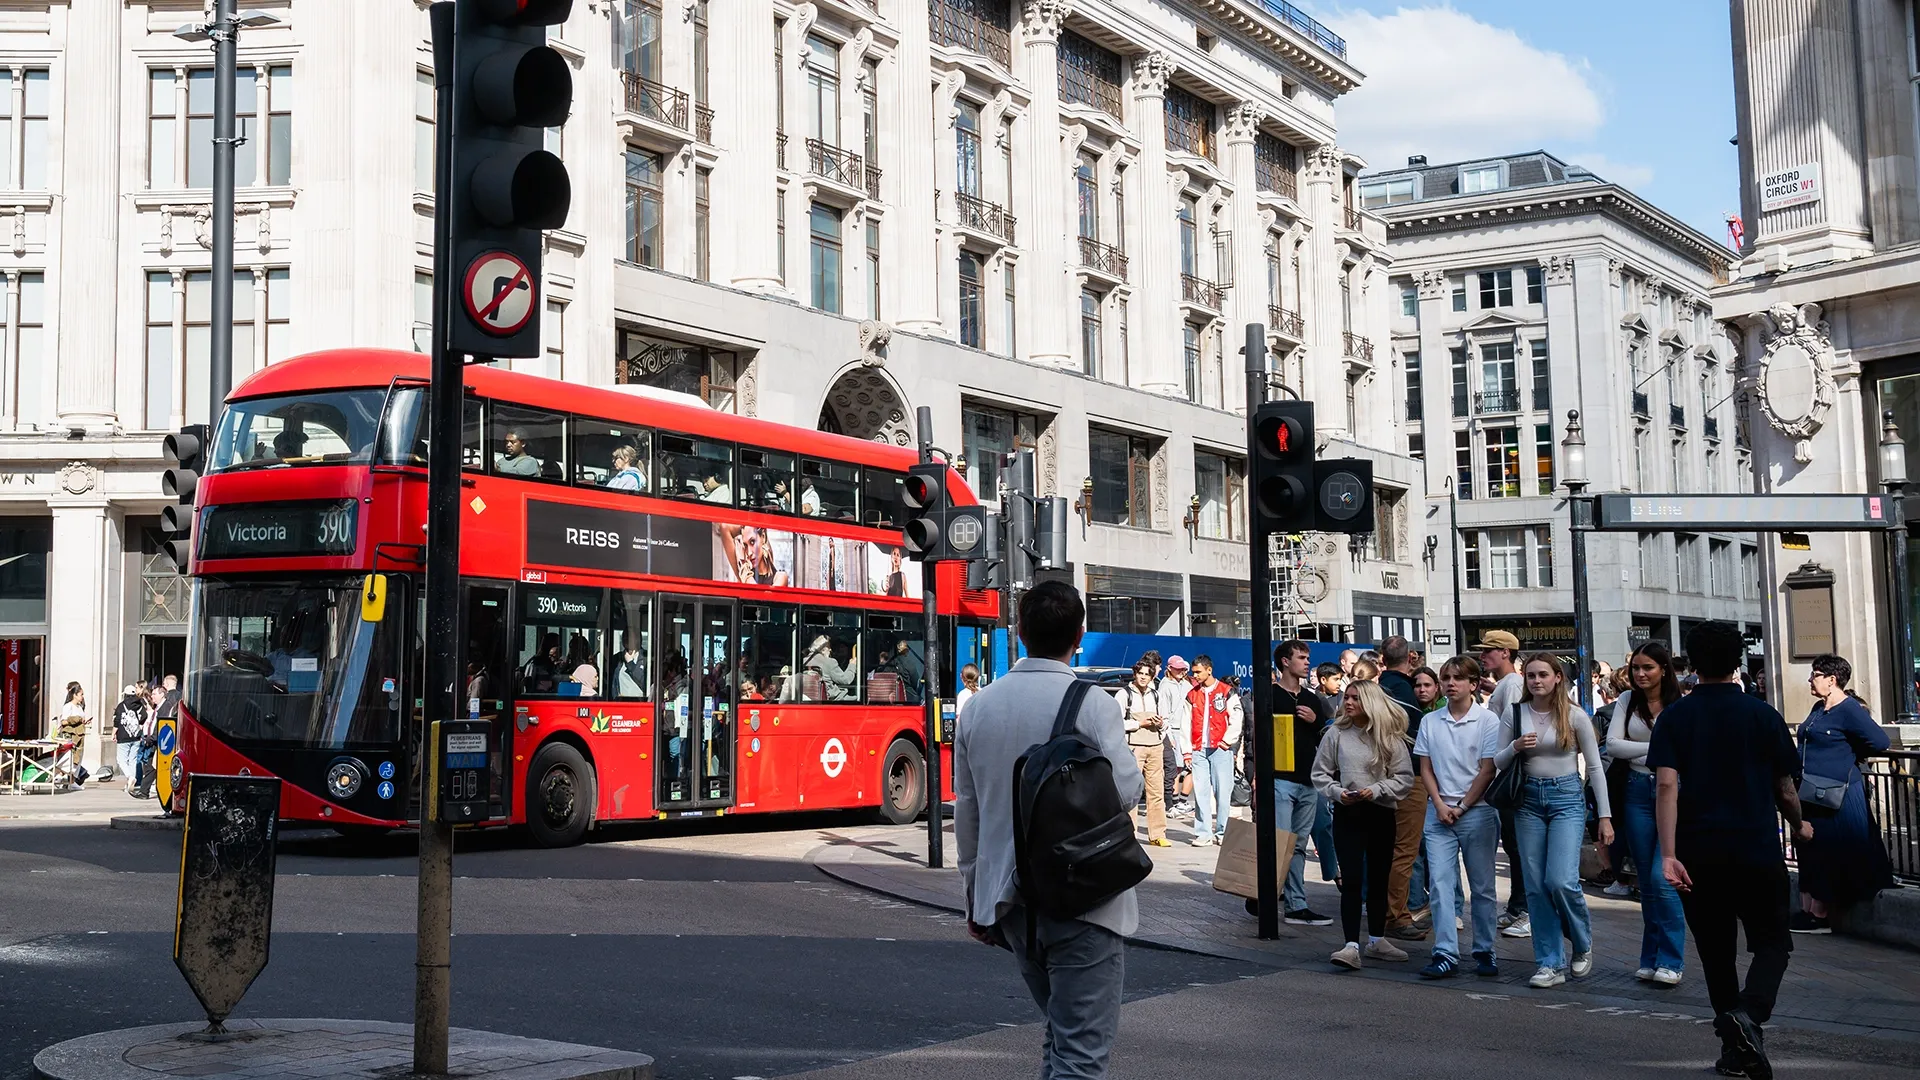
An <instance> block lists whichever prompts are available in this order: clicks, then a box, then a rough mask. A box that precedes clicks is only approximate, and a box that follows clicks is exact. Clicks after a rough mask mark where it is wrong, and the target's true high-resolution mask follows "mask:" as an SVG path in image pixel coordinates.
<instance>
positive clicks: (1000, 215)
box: [953, 191, 1014, 244]
mask: <svg viewBox="0 0 1920 1080" xmlns="http://www.w3.org/2000/svg"><path fill="white" fill-rule="evenodd" d="M953 209H954V213H955V214H956V215H957V216H958V217H959V218H960V220H959V221H958V222H956V224H958V225H959V226H960V227H961V228H963V229H974V230H977V231H979V232H984V233H991V234H992V235H994V236H997V237H999V238H1000V239H1002V240H1005V241H1006V242H1007V243H1009V244H1011V243H1013V242H1014V240H1013V225H1014V221H1013V215H1012V214H1009V213H1007V208H1006V207H1004V206H1001V205H1000V204H999V203H990V202H988V201H987V200H985V199H982V198H979V197H978V196H974V195H968V194H967V193H966V192H963V191H956V192H954V193H953Z"/></svg>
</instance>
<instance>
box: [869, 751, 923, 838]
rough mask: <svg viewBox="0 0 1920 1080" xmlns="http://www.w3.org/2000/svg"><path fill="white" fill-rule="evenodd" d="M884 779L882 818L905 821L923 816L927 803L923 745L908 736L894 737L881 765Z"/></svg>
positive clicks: (903, 822) (896, 822)
mask: <svg viewBox="0 0 1920 1080" xmlns="http://www.w3.org/2000/svg"><path fill="white" fill-rule="evenodd" d="M880 783H881V793H880V818H881V820H883V821H885V822H887V823H888V824H890V825H905V824H908V823H909V822H911V821H913V819H915V818H917V817H919V816H920V811H922V810H924V809H926V807H927V760H926V758H925V757H923V756H921V753H920V748H919V747H917V746H915V745H913V743H912V742H911V741H909V740H907V739H895V740H893V745H892V746H889V747H887V757H886V760H885V761H884V762H883V763H882V764H881V767H880Z"/></svg>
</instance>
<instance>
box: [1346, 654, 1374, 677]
mask: <svg viewBox="0 0 1920 1080" xmlns="http://www.w3.org/2000/svg"><path fill="white" fill-rule="evenodd" d="M1350 678H1351V679H1352V680H1353V681H1354V682H1379V681H1380V665H1379V664H1376V663H1374V662H1373V661H1371V660H1369V659H1367V658H1366V657H1364V656H1363V657H1361V658H1360V659H1358V660H1355V661H1354V662H1353V674H1352V675H1351V676H1350Z"/></svg>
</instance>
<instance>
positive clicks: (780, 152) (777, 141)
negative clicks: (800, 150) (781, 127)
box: [773, 131, 787, 169]
mask: <svg viewBox="0 0 1920 1080" xmlns="http://www.w3.org/2000/svg"><path fill="white" fill-rule="evenodd" d="M773 166H774V168H776V169H784V168H786V167H787V133H786V132H784V131H779V132H775V133H774V136H773Z"/></svg>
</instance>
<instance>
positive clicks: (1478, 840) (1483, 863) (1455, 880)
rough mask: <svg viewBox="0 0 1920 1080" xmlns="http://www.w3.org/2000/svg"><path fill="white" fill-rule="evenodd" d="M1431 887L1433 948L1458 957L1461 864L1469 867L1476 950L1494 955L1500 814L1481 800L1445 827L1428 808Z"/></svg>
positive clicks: (1428, 866)
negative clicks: (1495, 868)
mask: <svg viewBox="0 0 1920 1080" xmlns="http://www.w3.org/2000/svg"><path fill="white" fill-rule="evenodd" d="M1425 832H1426V841H1427V888H1428V893H1427V895H1428V899H1429V901H1430V902H1431V904H1432V909H1431V910H1432V911H1433V951H1434V952H1435V953H1436V954H1437V953H1445V954H1446V955H1448V956H1451V957H1455V958H1456V959H1457V958H1458V957H1459V955H1460V940H1459V932H1458V931H1457V930H1455V929H1454V928H1453V920H1454V919H1456V918H1458V917H1459V914H1460V910H1459V904H1460V901H1459V895H1460V864H1461V862H1462V861H1465V863H1466V866H1467V884H1468V886H1469V887H1470V888H1471V889H1472V892H1473V951H1474V952H1476V953H1486V954H1487V955H1489V956H1491V955H1493V931H1494V911H1493V909H1494V904H1495V900H1494V894H1493V855H1494V852H1495V851H1496V850H1497V849H1498V848H1499V846H1500V815H1499V814H1498V813H1496V812H1494V809H1493V807H1491V806H1488V805H1487V804H1486V803H1481V804H1479V805H1478V806H1475V807H1474V808H1473V809H1471V810H1468V811H1467V812H1466V813H1465V814H1462V815H1461V817H1460V820H1459V821H1456V822H1454V823H1453V824H1452V825H1443V824H1441V822H1440V816H1439V813H1438V812H1437V810H1436V808H1435V807H1433V806H1429V807H1427V824H1426V829H1425Z"/></svg>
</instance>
